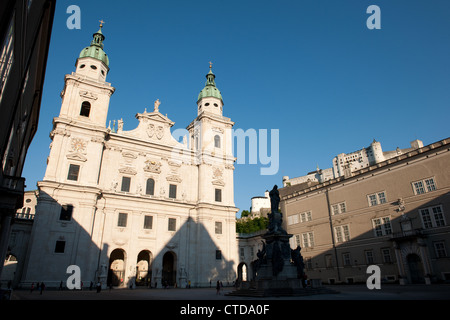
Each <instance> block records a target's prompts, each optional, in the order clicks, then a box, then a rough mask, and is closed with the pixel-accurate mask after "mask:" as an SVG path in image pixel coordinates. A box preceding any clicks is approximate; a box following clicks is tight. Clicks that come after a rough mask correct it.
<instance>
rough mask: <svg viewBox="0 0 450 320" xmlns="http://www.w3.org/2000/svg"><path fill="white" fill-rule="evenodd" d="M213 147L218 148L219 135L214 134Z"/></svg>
mask: <svg viewBox="0 0 450 320" xmlns="http://www.w3.org/2000/svg"><path fill="white" fill-rule="evenodd" d="M214 147H216V148H220V137H219V135H215V136H214Z"/></svg>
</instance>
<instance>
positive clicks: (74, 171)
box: [67, 164, 80, 181]
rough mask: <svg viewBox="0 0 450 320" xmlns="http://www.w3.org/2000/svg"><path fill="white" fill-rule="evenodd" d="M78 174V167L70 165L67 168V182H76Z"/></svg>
mask: <svg viewBox="0 0 450 320" xmlns="http://www.w3.org/2000/svg"><path fill="white" fill-rule="evenodd" d="M79 173H80V166H79V165H77V164H71V165H70V166H69V173H68V175H67V180H72V181H77V180H78V174H79Z"/></svg>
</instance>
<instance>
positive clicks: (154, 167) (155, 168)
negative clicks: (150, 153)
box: [144, 160, 161, 173]
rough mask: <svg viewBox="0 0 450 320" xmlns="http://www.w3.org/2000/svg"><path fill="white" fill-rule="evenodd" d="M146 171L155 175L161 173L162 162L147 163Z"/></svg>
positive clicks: (150, 161) (149, 161)
mask: <svg viewBox="0 0 450 320" xmlns="http://www.w3.org/2000/svg"><path fill="white" fill-rule="evenodd" d="M145 164H146V165H145V167H144V171H146V172H153V173H161V162H156V161H152V160H147V161H145Z"/></svg>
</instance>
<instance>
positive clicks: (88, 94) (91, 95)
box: [80, 91, 98, 100]
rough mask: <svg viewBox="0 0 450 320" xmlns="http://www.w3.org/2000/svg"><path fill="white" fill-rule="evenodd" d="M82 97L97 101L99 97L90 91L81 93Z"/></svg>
mask: <svg viewBox="0 0 450 320" xmlns="http://www.w3.org/2000/svg"><path fill="white" fill-rule="evenodd" d="M80 96H81V97H83V98H85V99H90V100H97V99H98V96H97V95H96V94H95V93H92V92H89V91H80Z"/></svg>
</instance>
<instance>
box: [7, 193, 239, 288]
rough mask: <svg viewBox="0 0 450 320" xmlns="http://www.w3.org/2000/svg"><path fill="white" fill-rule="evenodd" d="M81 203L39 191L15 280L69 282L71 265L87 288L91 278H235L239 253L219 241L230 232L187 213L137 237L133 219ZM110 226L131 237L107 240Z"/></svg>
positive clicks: (200, 281) (152, 282) (179, 282)
mask: <svg viewBox="0 0 450 320" xmlns="http://www.w3.org/2000/svg"><path fill="white" fill-rule="evenodd" d="M77 206H78V204H75V203H74V204H71V203H64V204H62V203H60V202H58V201H56V200H55V199H54V198H52V197H51V196H50V195H49V194H47V193H45V192H43V191H40V195H39V199H38V205H37V209H36V215H35V219H34V223H33V227H32V231H31V236H30V242H29V245H28V249H27V252H26V255H25V257H24V259H23V260H21V261H19V264H23V266H20V268H18V269H20V270H21V272H20V273H17V272H16V277H15V279H16V280H15V282H16V284H18V285H19V287H22V288H29V287H30V286H31V284H32V283H35V284H36V283H37V282H44V283H45V284H46V286H47V287H59V285H60V283H61V282H62V283H63V286H64V287H65V286H66V280H67V279H68V277H69V276H70V275H71V273H67V272H66V271H67V267H68V266H70V265H77V266H79V267H80V270H81V281H82V282H83V286H84V287H85V288H86V287H87V286H89V285H90V284H91V282H92V284H93V285H94V287H95V284H96V283H97V282H98V281H100V282H101V283H102V285H103V287H106V286H113V287H114V286H120V287H130V286H132V287H135V286H147V287H149V286H152V287H155V286H156V287H158V288H160V287H161V286H163V285H167V286H178V287H186V286H188V285H189V283H190V284H191V286H192V287H194V286H209V285H210V283H211V284H212V285H215V282H216V281H218V280H220V281H222V282H223V284H224V285H227V284H231V283H232V282H233V281H234V280H235V279H236V270H235V268H237V266H236V265H235V262H234V261H232V258H229V257H234V256H237V254H236V253H234V252H226V250H231V248H233V247H232V246H224V247H226V248H223V249H222V248H221V246H220V244H219V243H220V242H221V241H222V243H223V240H221V238H225V237H226V236H227V235H226V234H225V233H224V234H219V235H210V234H209V232H208V230H207V229H206V228H205V226H204V225H203V224H202V223H199V222H196V221H194V219H192V218H188V219H187V220H186V221H185V222H184V223H183V224H182V225H181V226H179V227H178V226H176V229H175V231H168V230H167V229H166V230H157V228H156V226H157V225H158V224H157V223H154V224H153V228H152V229H150V230H147V231H148V232H149V233H150V236H148V237H147V239H138V238H140V237H141V236H142V235H143V234H144V233H142V232H143V230H134V229H133V230H129V232H127V230H126V229H127V228H131V227H132V226H131V223H130V224H129V226H125V227H123V228H119V227H116V226H117V224H118V221H117V220H115V219H116V218H115V217H114V216H112V215H109V214H108V213H106V214H104V213H103V212H100V211H102V210H100V209H98V210H97V209H95V208H89V210H88V211H90V212H93V214H92V215H91V216H90V217H88V216H80V215H78V213H77V210H79V208H77ZM85 209H86V208H85ZM85 209H84V210H85ZM105 212H108V211H107V210H105ZM155 217H157V215H156V214H155ZM78 219H83V222H82V224H83V225H84V226H88V227H87V228H86V227H83V226H82V225H81V224H80V223H78V221H77V220H78ZM162 219H167V218H162ZM111 226H112V228H115V229H122V231H123V232H122V234H127V235H129V236H128V238H121V239H120V241H119V240H117V239H114V238H112V241H109V240H107V239H106V238H107V237H106V228H111ZM133 226H134V227H135V224H133ZM166 227H167V224H166ZM141 228H143V225H141ZM103 231H105V232H103ZM119 231H120V230H119ZM167 232H169V233H170V234H169V237H167V239H169V240H168V241H165V242H164V241H161V240H159V239H164V238H166V236H167V234H166V233H167ZM109 234H111V231H110V230H109ZM233 236H234V233H233ZM213 237H215V238H217V239H213ZM116 240H117V241H116ZM100 248H101V249H100ZM18 266H19V265H18ZM15 287H17V286H15Z"/></svg>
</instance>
